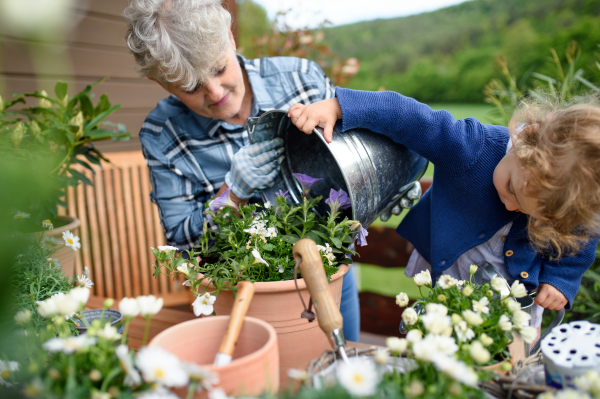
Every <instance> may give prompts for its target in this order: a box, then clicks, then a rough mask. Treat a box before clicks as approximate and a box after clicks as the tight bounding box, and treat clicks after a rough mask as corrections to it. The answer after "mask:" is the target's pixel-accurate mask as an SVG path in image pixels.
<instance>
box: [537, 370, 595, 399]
mask: <svg viewBox="0 0 600 399" xmlns="http://www.w3.org/2000/svg"><path fill="white" fill-rule="evenodd" d="M573 382H574V384H575V387H576V388H577V389H571V388H566V389H562V390H560V391H556V392H545V393H543V394H541V395H539V396H538V399H600V373H598V371H596V370H589V371H588V372H586V373H585V374H583V375H581V376H579V377H576V378H575V380H574V381H573Z"/></svg>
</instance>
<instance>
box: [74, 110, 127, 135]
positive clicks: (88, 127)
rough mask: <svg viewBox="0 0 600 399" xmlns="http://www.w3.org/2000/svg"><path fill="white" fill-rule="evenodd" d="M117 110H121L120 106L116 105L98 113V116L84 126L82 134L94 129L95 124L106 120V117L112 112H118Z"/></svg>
mask: <svg viewBox="0 0 600 399" xmlns="http://www.w3.org/2000/svg"><path fill="white" fill-rule="evenodd" d="M119 108H121V104H117V105H115V106H112V107H110V108H109V109H107V110H106V111H104V112H100V113H99V114H98V116H96V117H95V118H94V119H92V120H91V121H89V122H88V124H87V125H85V127H84V128H83V131H84V132H88V131H90V130H91V129H93V128H94V127H96V125H97V124H99V123H100V122H102V120H103V119H104V118H106V117H107V116H108V115H110V114H111V113H112V112H113V111H116V110H118V109H119Z"/></svg>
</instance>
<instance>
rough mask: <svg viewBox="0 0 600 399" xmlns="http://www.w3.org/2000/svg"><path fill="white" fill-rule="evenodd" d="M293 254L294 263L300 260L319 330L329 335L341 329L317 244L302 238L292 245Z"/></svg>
mask: <svg viewBox="0 0 600 399" xmlns="http://www.w3.org/2000/svg"><path fill="white" fill-rule="evenodd" d="M293 253H294V259H295V260H296V262H297V261H298V258H300V259H301V263H300V266H299V268H300V273H302V278H303V279H304V281H306V286H307V287H308V292H310V296H311V297H312V301H313V304H314V305H315V310H316V311H317V318H318V319H319V326H320V327H321V330H323V331H324V332H325V333H326V334H327V335H329V334H330V333H331V332H332V331H333V330H335V329H342V328H343V326H344V319H343V318H342V314H341V313H340V309H339V308H338V306H337V304H336V303H335V299H333V294H332V293H331V291H330V290H329V282H328V281H327V276H326V275H325V269H324V268H323V262H322V261H321V254H320V253H319V250H318V249H317V244H315V242H314V241H313V240H310V239H307V238H303V239H302V240H299V241H297V242H296V244H294V249H293Z"/></svg>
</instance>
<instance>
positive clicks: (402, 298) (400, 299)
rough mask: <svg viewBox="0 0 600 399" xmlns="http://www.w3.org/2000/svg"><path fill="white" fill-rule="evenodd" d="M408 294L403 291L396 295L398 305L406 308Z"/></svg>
mask: <svg viewBox="0 0 600 399" xmlns="http://www.w3.org/2000/svg"><path fill="white" fill-rule="evenodd" d="M408 301H409V299H408V295H406V293H405V292H401V293H399V294H398V295H396V305H398V306H399V307H401V308H405V307H406V306H408Z"/></svg>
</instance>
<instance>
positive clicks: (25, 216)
mask: <svg viewBox="0 0 600 399" xmlns="http://www.w3.org/2000/svg"><path fill="white" fill-rule="evenodd" d="M30 216H31V215H30V214H28V213H26V212H21V211H17V213H15V215H14V216H13V219H29V217H30Z"/></svg>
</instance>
